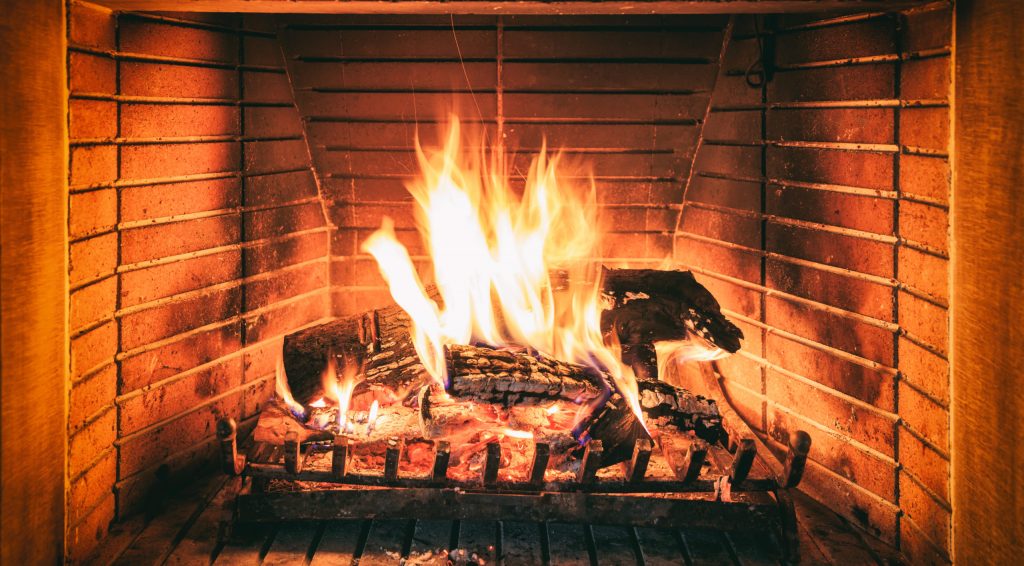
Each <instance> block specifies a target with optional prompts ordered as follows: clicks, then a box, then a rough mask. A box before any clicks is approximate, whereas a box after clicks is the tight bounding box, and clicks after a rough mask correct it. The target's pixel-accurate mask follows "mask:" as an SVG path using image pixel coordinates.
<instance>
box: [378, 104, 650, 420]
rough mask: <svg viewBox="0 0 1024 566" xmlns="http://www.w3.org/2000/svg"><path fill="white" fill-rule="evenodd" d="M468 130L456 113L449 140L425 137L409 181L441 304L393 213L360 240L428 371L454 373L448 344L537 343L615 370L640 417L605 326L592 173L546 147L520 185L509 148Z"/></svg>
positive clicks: (439, 376)
mask: <svg viewBox="0 0 1024 566" xmlns="http://www.w3.org/2000/svg"><path fill="white" fill-rule="evenodd" d="M463 141H464V140H463V136H462V134H461V131H460V126H459V121H458V119H457V118H454V117H453V118H452V120H451V125H450V128H449V130H448V137H447V140H446V142H445V143H444V145H443V147H442V148H441V149H436V150H433V149H424V148H423V147H422V146H421V145H420V143H419V141H418V140H417V143H416V157H417V160H418V162H419V166H420V170H421V175H420V177H419V178H417V179H416V180H415V181H413V182H412V183H411V184H409V186H408V189H409V191H410V192H411V193H412V195H413V197H414V198H415V200H416V204H417V209H416V218H417V221H418V229H419V232H420V235H421V236H422V238H423V241H424V243H425V245H426V248H427V250H428V252H429V255H430V260H431V262H432V268H433V273H434V280H435V283H436V285H437V291H438V293H439V294H440V297H441V299H442V304H443V306H439V304H438V303H436V302H435V301H434V300H432V299H431V298H430V297H429V296H428V294H427V292H426V289H425V286H424V285H423V282H422V280H421V279H420V276H419V274H418V273H417V270H416V267H415V265H414V264H413V262H412V260H411V258H410V256H409V253H408V251H407V250H406V248H405V247H404V246H403V245H402V244H401V243H400V242H399V241H398V239H397V237H396V235H395V231H394V224H393V222H392V221H391V220H390V219H387V218H386V219H385V220H384V222H383V225H382V226H381V228H380V230H378V231H377V232H375V233H374V234H373V235H371V236H370V237H369V238H368V239H367V240H366V242H365V243H364V244H363V249H364V250H365V251H366V252H368V253H369V254H371V255H372V256H373V257H374V258H375V259H376V260H377V263H378V266H379V267H380V270H381V273H382V274H383V276H384V279H385V281H386V282H387V284H388V287H389V289H390V291H391V294H392V296H393V297H394V299H395V301H396V302H397V303H398V304H399V305H400V306H401V307H402V308H404V309H405V311H406V312H407V313H408V314H409V316H410V318H411V319H412V321H413V326H412V333H413V342H414V344H415V346H416V351H417V353H418V354H419V356H420V359H421V360H422V362H423V365H424V367H425V368H426V370H427V372H428V373H429V374H430V375H431V376H432V377H433V378H434V379H435V380H436V381H437V382H438V383H439V384H442V385H444V384H445V383H446V381H447V375H446V369H445V361H444V346H446V345H448V344H470V343H473V342H476V341H482V342H485V343H487V344H490V345H494V346H504V345H520V346H530V347H533V348H535V349H537V350H539V351H541V352H543V353H545V354H548V355H551V356H554V357H556V358H559V359H562V360H566V361H570V362H576V363H581V364H586V365H590V366H594V367H598V368H599V369H602V370H605V371H607V372H608V373H610V374H611V375H612V377H613V378H614V380H615V383H616V386H617V387H618V388H619V390H620V391H621V392H622V394H623V395H624V396H625V397H626V398H627V400H628V401H629V402H630V403H631V405H632V406H633V409H634V411H635V412H636V413H637V415H638V416H640V417H641V418H642V413H641V411H640V406H639V401H638V399H637V386H636V381H635V378H634V376H633V374H632V371H631V370H630V369H629V368H628V367H624V366H623V365H621V364H620V362H619V356H618V352H617V351H616V350H617V347H614V346H608V345H606V344H605V343H604V340H603V337H602V334H601V328H600V318H601V316H600V315H601V296H600V281H598V279H599V276H598V273H599V268H600V265H598V264H597V263H596V262H595V258H598V257H600V255H601V253H600V230H599V228H598V218H597V206H596V191H595V187H594V184H593V182H592V181H589V182H578V181H574V180H575V179H580V178H586V177H585V176H580V175H571V176H570V175H566V174H564V173H563V172H560V171H559V167H563V169H564V166H563V163H562V159H561V155H560V154H559V153H554V154H550V155H549V154H548V152H547V151H546V149H544V148H542V149H541V151H540V153H539V154H538V155H537V156H536V157H535V158H534V159H533V162H532V164H531V165H530V167H529V171H528V173H527V175H526V178H525V188H524V189H523V191H522V192H521V193H519V192H517V191H516V190H514V189H513V185H514V183H513V179H512V178H510V175H509V172H508V168H507V158H506V156H505V155H504V154H503V153H502V152H501V151H500V150H491V151H488V150H485V149H483V150H479V151H469V150H466V149H464V146H463ZM553 269H561V270H565V271H566V272H567V273H568V282H569V283H568V288H567V289H565V290H559V291H557V292H556V290H555V286H554V285H553V284H552V281H551V277H550V273H551V271H552V270H553Z"/></svg>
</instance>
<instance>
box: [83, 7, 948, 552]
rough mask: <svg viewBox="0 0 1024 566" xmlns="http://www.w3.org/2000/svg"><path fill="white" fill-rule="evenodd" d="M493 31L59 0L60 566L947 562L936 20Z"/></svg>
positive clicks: (730, 21)
mask: <svg viewBox="0 0 1024 566" xmlns="http://www.w3.org/2000/svg"><path fill="white" fill-rule="evenodd" d="M138 3H139V4H142V3H143V2H138ZM99 4H103V5H108V6H110V7H111V8H114V9H117V8H118V2H115V1H110V2H100V3H99ZM158 4H160V5H159V6H156V8H157V9H161V10H163V9H169V7H170V4H171V3H168V2H159V3H158ZM397 4H401V3H396V5H397ZM792 4H796V3H792ZM183 9H186V8H183ZM284 9H285V10H287V9H288V8H284ZM752 11H758V12H760V11H763V10H752ZM771 11H772V12H778V11H777V10H771ZM476 12H477V13H470V14H462V13H460V14H448V13H441V14H429V13H418V14H401V15H396V14H394V13H390V14H389V13H383V14H361V15H360V14H345V15H337V14H297V13H296V14H252V13H246V14H241V13H209V14H207V13H190V12H178V11H162V12H155V11H111V9H110V8H108V7H105V6H101V5H98V4H92V3H88V2H79V1H71V2H69V3H68V5H67V17H68V25H67V42H68V43H67V72H68V86H69V94H68V101H67V102H68V128H69V135H70V145H69V147H70V150H69V162H68V168H69V180H68V184H69V210H68V216H69V223H68V231H69V236H68V237H69V249H70V251H69V265H70V269H69V280H70V291H69V301H70V334H71V340H70V360H71V386H70V403H69V415H68V423H67V424H68V433H69V437H70V438H69V446H68V470H67V473H68V476H69V484H70V488H69V489H70V491H69V497H68V500H67V511H66V514H67V519H68V520H67V537H66V538H67V545H66V546H67V548H66V559H67V560H69V561H72V562H86V561H89V560H100V561H102V560H108V561H112V560H115V559H117V560H121V561H122V562H126V563H128V562H131V560H133V559H134V558H138V557H142V556H146V555H145V552H146V551H147V548H146V545H147V544H149V545H150V547H151V548H156V547H157V546H159V547H160V552H163V553H164V555H163V558H164V559H166V558H167V557H168V556H174V557H179V556H180V557H188V556H190V555H189V554H188V552H193V551H195V552H199V553H200V554H202V553H204V552H205V553H207V556H208V557H213V558H217V559H218V560H224V561H225V562H229V561H230V560H231V559H232V558H231V557H232V553H239V556H241V555H243V554H244V553H245V552H247V551H252V550H253V549H255V551H256V554H255V555H246V556H248V557H249V558H252V556H256V557H257V558H258V559H259V560H263V559H266V557H267V554H268V552H270V551H271V550H273V549H275V548H276V549H279V550H280V549H281V548H285V549H288V548H291V551H292V552H293V554H294V555H295V556H298V557H299V558H298V559H299V560H300V561H301V560H302V558H303V557H307V559H308V560H310V561H313V562H316V560H315V559H316V556H318V555H319V554H318V552H320V550H317V549H321V550H323V551H324V552H325V553H326V552H327V551H329V550H330V548H331V545H337V546H338V548H341V547H342V546H344V547H345V548H349V547H351V549H349V550H345V551H339V552H341V553H342V554H344V552H348V555H346V556H348V557H349V558H351V557H353V556H354V557H356V558H358V557H359V556H362V555H364V554H363V553H366V554H365V556H366V557H370V555H371V554H372V552H371V550H372V547H373V545H374V544H376V542H375V541H379V540H384V539H387V540H394V541H399V542H398V543H397V546H395V544H392V546H388V544H391V543H386V544H384V546H383V547H382V548H385V549H386V552H385V551H381V552H379V553H378V555H379V556H380V560H381V563H398V561H399V560H407V562H405V563H417V562H414V561H413V558H417V557H418V558H422V559H423V560H424V563H444V562H443V561H441V562H437V561H436V560H441V558H439V557H443V559H444V560H450V561H451V562H452V563H472V562H476V563H480V564H483V563H487V562H503V563H506V564H516V563H520V562H519V561H518V560H519V559H518V558H512V557H514V556H518V555H516V554H515V552H519V551H522V552H524V553H525V554H527V555H530V556H534V555H535V557H536V559H537V560H536V561H535V562H536V563H561V562H559V560H555V559H554V558H553V557H556V556H564V555H566V556H567V553H566V548H575V549H576V550H575V551H573V552H569V553H568V555H572V556H567V557H566V563H577V562H579V563H593V562H599V561H601V560H602V559H601V556H602V553H603V552H609V553H614V552H620V553H624V554H619V555H615V554H609V556H612V555H615V556H628V561H629V562H630V563H631V562H632V561H633V560H637V561H638V562H641V563H646V562H657V561H658V560H659V559H662V560H664V563H681V562H682V561H684V560H693V561H694V562H699V561H700V560H699V559H698V558H699V556H700V553H701V552H704V551H708V552H711V553H712V554H714V553H716V552H719V551H720V554H718V555H716V556H717V558H716V560H719V559H720V560H722V561H725V562H728V561H730V560H732V561H737V562H739V561H743V560H744V556H748V555H749V556H750V557H754V558H755V559H758V558H757V557H760V559H764V557H765V556H767V557H768V558H767V559H768V560H774V561H776V562H778V561H780V560H783V561H793V560H796V557H797V553H799V554H800V555H801V556H803V557H804V558H805V560H810V561H814V560H822V561H825V562H831V563H845V562H844V560H854V558H850V556H856V557H861V558H864V559H865V560H869V561H874V562H881V561H884V560H888V559H889V556H890V553H891V556H894V557H895V556H900V555H902V557H903V558H904V559H906V560H908V561H910V562H913V563H918V562H922V563H932V562H935V563H945V562H948V561H949V559H950V550H951V549H950V536H951V514H952V511H951V506H950V495H949V475H950V474H949V468H950V448H949V446H950V439H949V431H950V427H949V404H950V386H949V365H948V348H949V343H948V339H949V332H948V315H947V311H948V309H949V290H948V284H947V279H948V277H949V237H948V231H949V185H950V164H949V137H950V108H951V106H950V80H951V79H950V77H951V72H952V67H951V44H952V30H951V26H952V22H953V16H952V8H951V6H950V4H949V3H948V2H906V3H902V4H901V5H900V6H898V7H893V8H891V9H886V10H883V11H858V12H853V13H851V12H849V11H844V12H835V11H828V12H810V13H807V12H803V13H768V14H764V13H750V14H744V13H740V14H724V15H723V14H662V15H642V14H629V15H622V14H619V15H609V14H591V15H586V14H579V13H577V14H573V13H571V11H570V12H569V13H565V14H552V13H542V14H529V13H525V14H511V13H510V14H504V13H503V14H502V15H493V14H492V13H490V12H485V13H487V14H488V15H480V12H479V10H476ZM211 468H217V469H218V470H219V469H220V468H224V469H225V471H227V472H228V475H223V474H219V475H214V476H212V477H215V478H216V479H215V480H213V482H214V483H213V484H206V483H203V482H200V481H197V480H196V478H197V477H211V476H210V473H209V472H210V470H211ZM225 485H226V486H228V487H226V488H224V489H220V488H221V486H225ZM203 486H206V487H205V489H206V491H204V487H203ZM209 486H215V487H216V488H211V487H209ZM182 490H184V491H182ZM232 490H233V491H232ZM179 492H183V493H191V496H190V497H191V498H192V499H193V500H195V501H202V502H203V506H202V507H201V508H200V509H201V510H200V511H195V512H191V513H186V516H187V518H186V519H184V520H183V521H182V525H181V526H180V530H174V529H175V528H179V527H170V526H167V523H161V521H163V520H164V519H161V517H167V516H168V514H170V515H173V510H174V509H178V507H176V505H177V504H179V503H180V501H179V499H180V497H179V496H177V495H171V494H175V493H179ZM182 497H184V496H182ZM794 498H795V499H796V501H797V505H796V506H795V507H794V502H793V501H794ZM815 505H817V507H814V506H815ZM822 505H824V507H827V510H823V509H822V508H821V506H822ZM808 506H809V507H808ZM220 507H224V508H225V509H228V510H229V511H230V513H229V514H228V516H226V517H222V516H221V514H220V511H219V508H220ZM193 509H196V507H193ZM801 509H810V510H807V511H801ZM169 510H170V511H169ZM178 512H179V513H180V511H178ZM298 519H302V520H313V521H319V522H318V523H314V526H313V527H310V528H305V527H298V526H295V525H294V524H292V523H287V522H285V523H281V522H280V521H285V520H298ZM337 519H345V520H350V521H351V522H350V523H345V525H347V526H345V527H344V528H342V527H340V526H338V525H339V524H337V523H333V522H325V521H332V520H337ZM364 520H365V521H364ZM261 521H262V522H267V521H269V522H271V524H272V527H271V528H270V531H266V530H260V527H255V528H254V527H252V526H251V525H248V526H245V528H240V525H243V524H246V525H247V524H248V523H251V522H261ZM430 521H433V522H430ZM802 522H804V523H806V524H804V525H803V526H802V527H801V525H800V523H802ZM538 524H539V525H542V526H543V528H540V527H537V525H538ZM160 525H164V527H162V528H164V529H165V530H167V529H170V530H173V532H174V534H173V535H171V536H167V537H165V538H166V539H167V540H166V541H165V542H167V546H162V545H161V544H158V543H156V542H152V541H153V540H155V539H156V538H159V537H158V533H159V532H160V531H159V529H160V528H161V527H160ZM494 525H497V527H494ZM580 525H586V526H585V527H580ZM809 525H827V526H826V527H822V528H821V529H817V528H815V529H811V527H810V526H809ZM200 527H202V528H200ZM727 527H728V528H727ZM495 528H497V535H495V530H494V529H495ZM203 529H206V530H205V531H203ZM218 529H221V532H220V536H217V531H218ZM304 529H305V530H304ZM431 529H433V531H432V530H431ZM474 529H477V530H479V531H480V532H475V531H474ZM503 529H504V530H503ZM552 529H554V530H552ZM558 529H563V530H566V529H568V531H567V532H569V531H571V532H572V533H575V534H572V535H566V534H565V533H564V532H563V533H561V534H559V535H557V536H556V535H555V534H554V533H555V532H558ZM574 529H575V530H574ZM659 529H661V530H659ZM666 529H674V530H666ZM680 529H682V530H680ZM686 529H695V530H691V531H687V530H686ZM576 530H579V532H578V533H577V532H576ZM812 530H813V531H819V530H820V531H831V532H832V533H833V538H832V539H829V537H828V536H822V537H821V538H822V539H823V540H824V542H822V541H820V540H819V541H817V542H815V536H812V535H811V534H809V533H811V532H812ZM392 531H393V532H392ZM434 531H437V532H434ZM520 531H523V532H520ZM748 532H749V533H757V534H747V533H748ZM204 533H205V534H204ZM211 533H212V534H211ZM268 533H269V534H268ZM382 533H383V534H382ZM389 533H390V534H389ZM438 533H440V534H438ZM452 533H454V534H452ZM524 533H525V534H524ZM602 533H603V534H602ZM680 533H682V534H680ZM722 533H729V534H725V535H723V534H722ZM577 535H578V536H577ZM246 537H249V539H247V538H246ZM381 537H383V538H381ZM389 537H390V538H389ZM552 537H554V538H552ZM722 537H724V538H722ZM842 537H846V538H845V539H842ZM250 539H251V540H250ZM257 539H258V540H257ZM527 539H529V540H533V539H536V541H535V542H536V545H535V546H534V547H530V548H528V549H526V550H523V548H525V546H523V545H521V544H520V542H519V541H521V540H527ZM620 539H621V540H620ZM840 539H842V540H845V541H846V543H847V544H848V545H852V546H853V547H855V549H853V550H849V551H848V552H850V553H851V555H849V556H847V557H845V558H844V557H843V556H840V555H839V554H837V553H838V552H839V551H838V550H837V549H838V548H840V547H842V546H843V543H842V542H841V540H840ZM147 541H149V542H147ZM239 541H242V542H239ZM424 541H429V542H424ZM553 541H556V542H553ZM709 541H710V542H709ZM722 541H725V542H722ZM837 541H839V542H837ZM850 541H855V542H854V543H852V544H851V543H850ZM189 545H192V546H189ZM245 545H248V546H245ZM281 545H284V546H281ZM288 545H291V546H288ZM346 545H347V546H346ZM573 545H575V547H573ZM616 545H618V547H616ZM702 545H704V546H706V547H708V548H704V547H702ZM715 545H718V546H715ZM526 546H529V545H526ZM563 546H564V547H563ZM243 547H244V548H243ZM421 547H422V548H421ZM521 547H522V548H521ZM556 547H557V548H556ZM711 547H715V548H716V549H717V550H713V551H712V550H708V549H709V548H711ZM609 548H612V549H613V550H608V549H609ZM614 548H618V550H614ZM666 548H671V549H673V550H671V551H667V550H665V549H666ZM702 548H703V550H702ZM324 549H326V550H324ZM367 549H371V550H367ZM417 549H418V550H417ZM510 549H511V550H510ZM442 551H443V553H444V554H443V555H442V554H440V553H441V552H442ZM509 552H513V554H509ZM460 553H461V554H460ZM759 553H760V554H759ZM428 555H429V556H428ZM194 556H199V554H196V555H194ZM687 556H688V557H689V558H684V557H687ZM418 558H417V559H418ZM428 558H429V559H432V560H435V562H429V561H428ZM239 559H240V560H244V559H245V558H239ZM522 560H523V561H524V562H523V563H527V562H529V561H530V560H528V559H527V558H523V559H522ZM573 560H576V561H577V562H573ZM611 560H612V561H613V562H615V560H617V559H611ZM367 562H371V563H372V560H367Z"/></svg>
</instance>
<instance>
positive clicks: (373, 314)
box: [283, 305, 424, 408]
mask: <svg viewBox="0 0 1024 566" xmlns="http://www.w3.org/2000/svg"><path fill="white" fill-rule="evenodd" d="M411 325H412V322H411V321H410V320H409V316H408V315H407V314H406V313H405V311H404V310H402V308H401V307H399V306H398V305H391V306H388V307H385V308H382V309H377V310H372V311H368V312H366V313H363V314H360V315H356V316H349V317H344V318H340V319H338V320H334V321H331V322H327V323H324V324H321V325H317V326H314V327H311V328H307V329H305V330H301V331H299V332H295V333H292V334H289V335H288V336H286V337H285V339H284V347H283V356H284V367H285V373H286V375H287V379H288V386H289V388H290V389H291V392H292V395H293V396H294V397H295V399H296V401H298V402H299V403H302V404H303V405H306V406H308V405H309V403H310V402H312V401H313V400H315V399H316V398H318V397H320V396H322V395H323V383H322V377H321V376H322V375H323V372H324V369H325V368H326V367H327V356H328V355H329V352H330V353H332V354H333V355H334V356H335V357H336V358H338V369H339V373H340V374H345V373H347V372H351V373H352V374H356V373H362V374H363V375H364V376H365V379H364V380H363V381H361V382H360V383H359V384H357V385H356V388H355V390H354V391H353V394H352V406H353V407H354V408H361V407H364V406H369V405H370V403H372V402H373V401H374V400H376V401H378V402H379V403H380V404H382V405H389V404H391V403H394V402H396V401H397V400H399V398H400V397H402V396H403V395H396V394H403V393H409V392H411V391H413V390H414V389H415V386H416V385H417V384H419V382H420V381H421V379H422V376H423V372H424V368H423V364H422V363H420V359H419V356H418V355H417V354H416V348H415V346H414V345H413V343H412V336H411V332H410V329H411Z"/></svg>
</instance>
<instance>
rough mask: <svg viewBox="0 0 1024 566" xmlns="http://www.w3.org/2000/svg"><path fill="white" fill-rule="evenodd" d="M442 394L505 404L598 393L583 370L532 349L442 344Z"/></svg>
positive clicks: (588, 397)
mask: <svg viewBox="0 0 1024 566" xmlns="http://www.w3.org/2000/svg"><path fill="white" fill-rule="evenodd" d="M445 358H446V363H447V365H448V376H449V377H448V378H449V384H448V393H450V394H451V395H454V396H456V397H469V398H472V399H476V400H480V401H490V402H494V403H501V404H503V405H505V406H510V405H517V404H523V403H527V404H529V403H539V402H545V403H547V402H551V401H552V400H555V399H565V400H567V401H573V402H576V403H589V402H591V401H593V400H594V399H597V398H598V397H600V396H601V394H602V385H601V384H600V383H597V382H595V380H594V378H593V377H592V376H591V375H589V374H588V370H587V368H585V367H583V366H581V365H577V364H570V363H566V362H562V361H559V360H556V359H554V358H551V357H549V356H546V355H544V354H540V353H538V352H529V353H528V352H526V351H522V352H513V351H509V350H496V349H493V348H487V347H480V346H461V345H451V346H448V347H447V348H446V352H445Z"/></svg>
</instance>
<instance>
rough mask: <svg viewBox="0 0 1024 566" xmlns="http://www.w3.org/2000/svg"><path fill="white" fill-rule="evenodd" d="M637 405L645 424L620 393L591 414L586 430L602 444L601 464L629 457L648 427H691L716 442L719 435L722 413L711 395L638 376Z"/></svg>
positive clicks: (617, 461)
mask: <svg viewBox="0 0 1024 566" xmlns="http://www.w3.org/2000/svg"><path fill="white" fill-rule="evenodd" d="M637 389H638V394H639V400H640V408H641V409H642V410H643V413H644V421H645V423H646V425H647V426H646V428H645V427H644V425H643V424H641V423H640V421H639V420H637V418H636V415H635V414H634V413H633V411H632V409H630V407H629V405H628V404H626V402H625V400H624V399H622V397H620V396H619V395H616V396H614V397H612V398H611V399H610V400H609V401H608V403H607V404H606V405H605V407H604V409H603V410H602V411H600V412H599V413H598V414H597V416H596V417H595V418H594V420H593V422H592V424H591V425H590V427H589V429H588V430H587V433H588V434H589V435H590V437H591V438H596V439H599V440H601V441H602V443H603V444H604V456H603V460H602V461H603V462H604V465H611V464H617V463H619V462H625V461H627V460H629V459H630V458H632V456H633V449H634V445H635V444H636V442H637V441H638V440H648V441H649V440H651V436H650V434H649V433H648V430H653V429H662V428H665V427H671V428H674V429H676V430H678V431H681V432H686V431H693V433H694V434H695V435H696V436H697V438H700V439H702V440H705V441H707V442H709V443H712V444H713V443H715V442H717V441H718V439H719V438H720V437H721V435H722V417H721V415H719V413H718V405H717V404H716V403H715V402H714V401H713V400H711V399H707V398H704V397H701V396H700V395H694V394H693V393H690V392H689V391H687V390H685V389H683V388H681V387H676V386H674V385H670V384H668V383H665V382H663V381H656V380H653V379H638V380H637Z"/></svg>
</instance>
